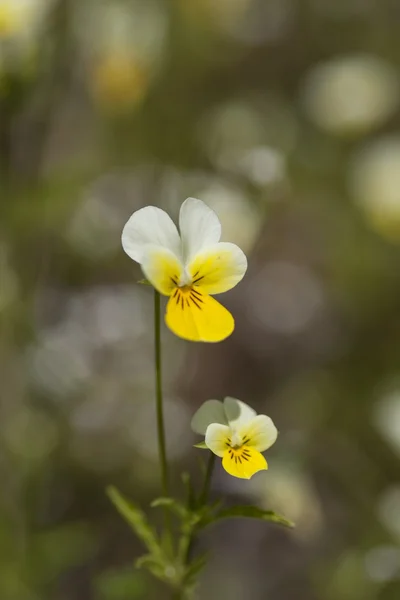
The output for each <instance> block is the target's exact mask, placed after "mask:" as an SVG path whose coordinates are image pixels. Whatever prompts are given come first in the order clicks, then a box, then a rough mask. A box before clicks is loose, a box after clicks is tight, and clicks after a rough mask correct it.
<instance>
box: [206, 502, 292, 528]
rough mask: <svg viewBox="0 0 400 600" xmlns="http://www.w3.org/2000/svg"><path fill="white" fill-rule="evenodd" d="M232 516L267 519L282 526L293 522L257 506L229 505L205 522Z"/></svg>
mask: <svg viewBox="0 0 400 600" xmlns="http://www.w3.org/2000/svg"><path fill="white" fill-rule="evenodd" d="M234 517H244V518H249V519H259V520H261V521H269V522H270V523H276V524H277V525H283V526H284V527H291V528H292V527H294V523H293V522H292V521H289V519H286V518H285V517H283V516H281V515H278V514H277V513H275V512H274V511H272V510H263V509H262V508H258V507H257V506H251V505H248V506H247V505H246V506H231V507H230V508H224V509H223V510H220V511H219V512H218V513H217V514H216V515H214V516H213V517H211V518H210V519H208V520H207V522H206V523H205V524H207V525H208V524H210V523H215V522H216V521H221V520H222V519H231V518H234Z"/></svg>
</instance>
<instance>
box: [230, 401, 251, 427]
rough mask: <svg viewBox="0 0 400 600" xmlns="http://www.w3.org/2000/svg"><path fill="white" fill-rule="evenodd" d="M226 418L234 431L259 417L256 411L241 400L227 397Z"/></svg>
mask: <svg viewBox="0 0 400 600" xmlns="http://www.w3.org/2000/svg"><path fill="white" fill-rule="evenodd" d="M224 410H225V415H226V418H227V420H228V422H229V425H230V427H232V429H237V428H238V427H241V426H242V425H244V424H245V423H248V422H249V421H251V420H252V419H254V417H255V416H256V415H257V413H256V411H255V410H254V409H253V408H251V406H248V405H247V404H245V403H244V402H242V401H241V400H237V399H236V398H230V397H227V398H225V400H224Z"/></svg>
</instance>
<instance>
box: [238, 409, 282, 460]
mask: <svg viewBox="0 0 400 600" xmlns="http://www.w3.org/2000/svg"><path fill="white" fill-rule="evenodd" d="M237 432H238V434H239V435H240V436H241V438H242V440H243V443H244V445H245V446H249V447H250V448H254V450H258V452H264V450H267V449H268V448H269V447H270V446H272V444H273V443H274V442H275V441H276V438H277V437H278V430H277V428H276V427H275V425H274V424H273V422H272V419H270V417H267V416H266V415H257V416H256V417H254V419H251V421H248V422H247V423H245V424H244V425H242V426H241V427H239V428H238V430H237ZM247 440H249V441H247Z"/></svg>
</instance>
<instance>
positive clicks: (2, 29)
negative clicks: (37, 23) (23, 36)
mask: <svg viewBox="0 0 400 600" xmlns="http://www.w3.org/2000/svg"><path fill="white" fill-rule="evenodd" d="M45 5H46V2H45V0H0V39H1V38H9V37H12V36H14V35H16V34H19V33H20V32H21V31H22V30H29V28H30V27H31V25H32V24H33V22H34V20H35V19H36V18H38V14H39V11H40V10H41V9H42V8H44V7H45Z"/></svg>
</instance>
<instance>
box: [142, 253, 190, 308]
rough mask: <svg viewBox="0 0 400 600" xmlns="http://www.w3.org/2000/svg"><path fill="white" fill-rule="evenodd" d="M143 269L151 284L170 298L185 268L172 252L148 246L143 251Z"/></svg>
mask: <svg viewBox="0 0 400 600" xmlns="http://www.w3.org/2000/svg"><path fill="white" fill-rule="evenodd" d="M142 269H143V272H144V274H145V275H146V277H147V279H148V280H149V281H150V283H151V284H152V285H153V286H154V287H155V288H156V290H158V291H159V292H160V294H164V295H165V296H170V295H171V294H172V292H173V291H174V289H176V286H177V285H178V283H179V280H180V278H181V275H182V272H183V267H182V265H181V263H180V261H179V259H178V258H177V257H176V256H175V254H174V253H173V252H171V250H167V248H162V247H161V246H156V245H154V244H148V245H147V246H145V247H144V249H143V258H142Z"/></svg>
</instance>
